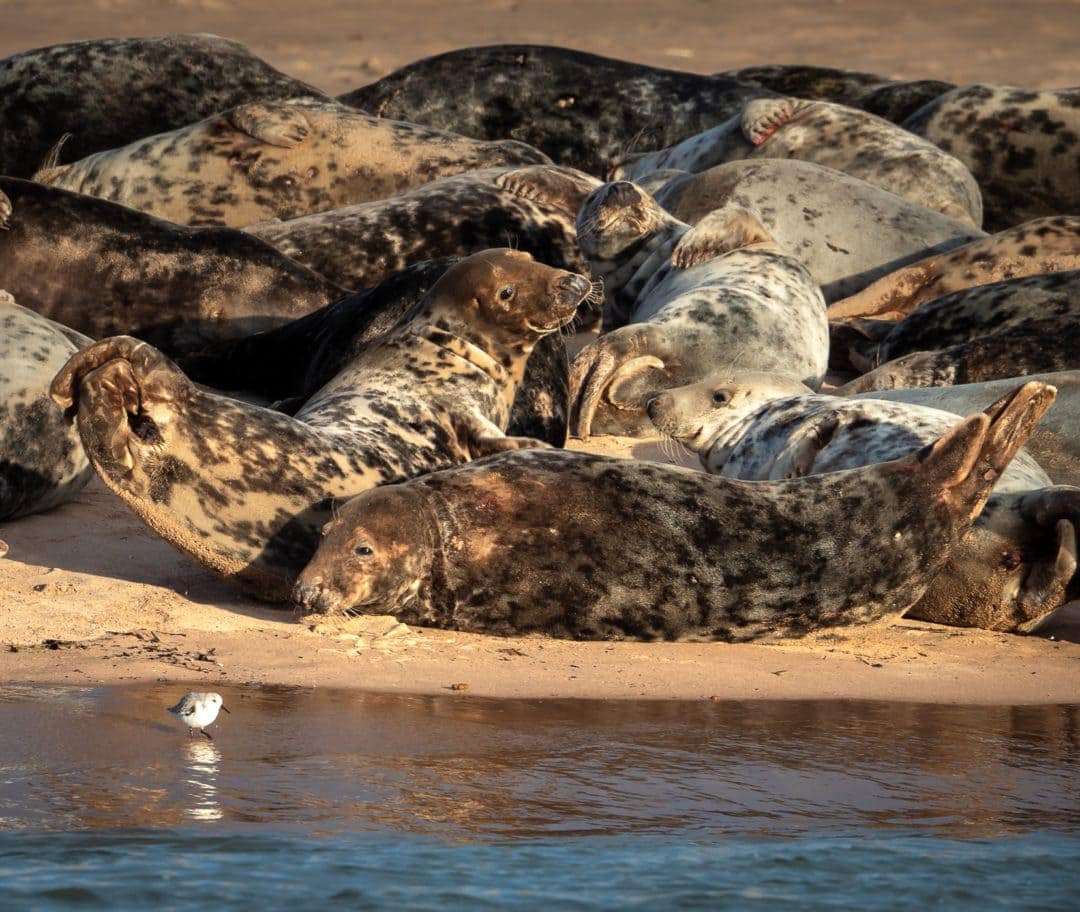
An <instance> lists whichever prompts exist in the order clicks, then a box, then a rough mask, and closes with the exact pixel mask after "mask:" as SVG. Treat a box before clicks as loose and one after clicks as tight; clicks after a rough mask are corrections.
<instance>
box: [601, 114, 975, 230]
mask: <svg viewBox="0 0 1080 912" xmlns="http://www.w3.org/2000/svg"><path fill="white" fill-rule="evenodd" d="M759 158H781V159H793V160H795V161H807V162H812V163H814V164H817V165H823V166H824V167H826V168H833V169H835V170H837V171H843V172H844V173H845V174H850V175H851V176H852V177H857V178H859V180H864V181H866V182H867V183H868V184H873V185H874V186H875V187H881V188H882V189H884V190H888V191H889V192H890V193H895V194H896V195H897V196H900V197H903V198H904V199H906V200H910V201H911V202H913V203H917V204H918V205H920V206H925V207H926V208H927V209H933V210H934V211H936V212H941V213H944V214H945V215H948V216H950V217H951V218H955V219H958V220H959V221H962V222H967V223H968V224H970V225H972V226H974V227H975V228H978V227H979V226H980V225H981V224H982V198H981V197H980V195H979V185H978V184H976V183H975V178H974V177H972V176H971V172H970V171H968V169H967V168H966V167H965V166H964V165H963V163H962V162H960V161H959V160H958V159H956V158H953V157H952V156H951V155H949V154H947V153H945V152H943V151H942V150H941V149H939V148H938V147H937V146H935V145H934V144H933V143H931V142H929V141H927V140H925V139H922V138H920V137H918V136H915V135H914V134H912V133H909V132H908V131H907V130H904V129H902V128H901V127H898V126H896V124H893V123H890V122H889V121H887V120H885V119H884V118H881V117H875V116H874V115H873V114H867V113H866V112H865V111H860V110H858V109H857V108H851V107H847V106H845V105H838V104H831V103H829V102H824V101H807V100H804V99H800V98H792V97H785V98H756V99H754V100H753V101H749V102H747V103H746V106H745V107H744V108H743V110H742V112H741V113H739V114H737V115H736V116H734V117H732V118H730V119H729V120H727V121H725V122H724V123H722V124H720V125H719V126H717V127H713V128H712V129H711V130H706V131H705V132H704V133H698V134H697V135H696V136H691V137H690V138H689V139H684V140H683V141H682V142H681V143H679V144H678V145H675V146H671V147H669V148H667V149H661V150H660V151H658V152H649V153H646V154H644V155H632V156H629V157H628V159H627V160H626V161H625V162H623V163H620V164H619V165H618V166H617V167H616V168H615V169H614V171H613V172H612V177H613V179H621V180H637V179H638V178H640V177H644V176H645V175H646V174H649V173H651V172H652V171H656V170H658V169H662V168H673V169H677V170H681V171H688V172H690V173H693V174H696V173H698V172H701V171H705V170H707V169H708V168H712V167H714V166H715V165H720V164H724V163H725V162H731V161H739V160H745V159H759Z"/></svg>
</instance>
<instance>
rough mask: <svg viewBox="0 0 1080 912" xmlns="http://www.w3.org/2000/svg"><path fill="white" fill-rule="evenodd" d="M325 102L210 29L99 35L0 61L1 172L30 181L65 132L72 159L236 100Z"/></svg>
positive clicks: (170, 127)
mask: <svg viewBox="0 0 1080 912" xmlns="http://www.w3.org/2000/svg"><path fill="white" fill-rule="evenodd" d="M304 96H307V97H313V98H322V99H324V100H325V99H326V96H325V95H323V93H322V92H320V91H319V90H318V89H316V88H313V87H312V86H309V85H307V83H304V82H301V81H300V80H299V79H293V78H292V77H291V76H286V75H285V74H284V73H281V72H279V71H278V70H275V69H274V68H273V67H272V66H270V65H269V64H268V63H266V62H265V61H262V60H260V59H259V58H258V57H256V56H255V55H254V54H252V53H251V52H250V51H249V50H248V49H247V48H245V47H244V46H243V45H242V44H239V43H237V42H235V41H229V40H228V39H225V38H218V37H217V36H216V35H165V36H163V37H159V38H106V39H99V40H95V41H76V42H73V43H71V44H54V45H52V46H50V47H43V48H37V49H36V50H32V51H25V52H23V53H21V54H15V55H14V56H12V57H7V58H5V59H4V60H0V174H7V175H10V176H12V177H30V175H32V174H33V173H34V172H35V171H37V170H38V168H39V167H40V166H41V163H42V162H43V161H44V160H45V157H46V156H47V154H48V153H49V150H50V149H51V148H52V147H53V145H54V144H55V143H56V142H57V141H58V140H59V139H60V138H61V137H62V136H64V134H71V139H70V140H69V141H68V144H67V146H66V151H67V154H68V155H69V156H71V157H72V158H75V159H79V158H83V157H85V156H87V155H91V154H92V153H94V152H101V151H102V150H104V149H115V148H116V147H117V146H123V145H126V144H127V143H129V142H132V141H134V140H136V139H140V138H141V137H143V136H150V135H151V134H153V133H162V132H164V131H166V130H175V129H176V128H177V127H183V126H186V125H187V124H190V123H192V122H194V121H196V120H200V119H201V118H203V117H209V116H210V115H211V114H216V113H217V112H218V111H224V110H225V109H226V108H231V107H233V106H234V105H239V104H244V103H248V102H255V101H278V100H282V99H286V98H300V97H304Z"/></svg>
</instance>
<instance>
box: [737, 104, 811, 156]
mask: <svg viewBox="0 0 1080 912" xmlns="http://www.w3.org/2000/svg"><path fill="white" fill-rule="evenodd" d="M811 103H812V102H809V101H806V100H805V99H802V98H755V99H754V100H753V101H749V102H747V103H746V107H745V108H743V114H742V122H741V126H742V131H743V136H745V137H746V138H747V139H748V140H749V141H750V142H752V143H753V144H754V145H755V146H760V145H762V144H763V143H764V142H765V141H766V140H768V139H769V137H770V136H772V135H773V133H775V132H776V131H777V130H779V129H780V128H781V127H783V126H785V125H786V124H789V123H791V121H793V120H794V119H795V118H796V117H798V116H799V115H800V114H802V113H803V112H804V111H805V110H806V109H807V107H809V105H810V104H811Z"/></svg>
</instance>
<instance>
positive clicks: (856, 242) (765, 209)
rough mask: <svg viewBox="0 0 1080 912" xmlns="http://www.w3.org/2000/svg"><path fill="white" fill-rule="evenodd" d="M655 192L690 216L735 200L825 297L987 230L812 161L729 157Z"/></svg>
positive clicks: (680, 215) (846, 293)
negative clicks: (732, 159)
mask: <svg viewBox="0 0 1080 912" xmlns="http://www.w3.org/2000/svg"><path fill="white" fill-rule="evenodd" d="M653 195H654V196H655V198H656V201H657V202H658V203H659V204H660V205H661V206H663V207H664V208H665V209H667V210H668V212H670V213H671V214H672V215H674V216H675V217H676V218H677V219H679V220H681V221H684V222H688V223H689V224H694V223H695V222H697V221H698V220H700V219H702V218H704V217H705V216H706V215H707V214H708V213H710V212H712V211H713V210H714V209H719V208H720V207H721V206H723V205H725V204H727V203H735V204H737V205H740V206H743V207H745V208H748V209H751V210H752V211H753V212H754V213H756V215H757V216H758V218H759V219H760V220H761V224H762V225H764V226H765V228H766V230H768V232H769V234H771V235H772V236H773V237H774V238H775V239H776V242H777V244H778V245H779V246H780V249H781V250H783V251H784V252H785V253H787V254H788V255H789V256H793V257H795V258H796V259H798V260H799V261H800V262H802V263H803V265H804V266H806V268H807V269H809V270H810V273H811V275H813V276H814V279H815V280H816V281H817V283H818V284H819V285H821V290H822V292H823V293H824V294H825V300H826V301H835V300H838V299H840V298H845V297H848V296H849V295H852V294H854V293H855V292H856V291H859V290H860V289H862V288H865V287H866V286H867V285H869V284H870V283H871V282H872V281H874V280H875V279H877V278H880V277H881V276H883V275H886V274H888V273H890V272H893V271H895V270H896V269H898V268H899V267H901V266H904V265H906V264H907V263H910V262H912V261H914V260H919V259H923V258H924V257H927V256H930V255H931V254H934V253H940V252H942V251H945V250H950V249H952V248H953V247H958V246H960V245H961V244H966V243H967V242H968V241H972V240H975V239H976V238H981V237H985V234H984V233H983V232H982V231H980V230H978V229H977V228H975V227H973V226H972V225H971V224H969V223H967V222H961V221H959V220H957V219H953V218H949V217H948V216H947V215H942V214H941V213H940V212H934V211H932V210H930V209H927V208H925V207H923V206H920V205H918V204H916V203H912V202H909V201H908V200H905V199H901V198H900V197H898V196H896V195H895V194H893V193H889V192H888V191H887V190H882V189H881V188H880V187H875V186H873V185H872V184H868V183H867V182H866V181H862V180H859V179H858V178H855V177H852V176H851V175H849V174H844V173H842V172H840V171H836V170H834V169H832V168H826V167H823V166H821V165H815V164H813V163H811V162H802V161H785V160H782V159H771V158H765V159H755V160H753V161H737V162H728V163H727V164H723V165H717V166H716V167H714V168H709V169H708V170H707V171H702V172H701V173H700V174H685V175H682V176H680V177H675V178H673V179H672V180H670V181H668V182H666V183H665V184H664V185H663V186H662V187H661V188H660V189H658V190H656V191H655V192H654V193H653Z"/></svg>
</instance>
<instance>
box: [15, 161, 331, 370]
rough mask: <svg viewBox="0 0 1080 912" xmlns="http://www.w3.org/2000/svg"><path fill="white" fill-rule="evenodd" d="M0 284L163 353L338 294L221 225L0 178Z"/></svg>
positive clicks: (32, 303) (82, 323) (59, 313)
mask: <svg viewBox="0 0 1080 912" xmlns="http://www.w3.org/2000/svg"><path fill="white" fill-rule="evenodd" d="M5 199H6V200H7V201H8V205H9V206H10V210H11V214H10V216H9V217H8V218H7V220H6V222H7V226H8V230H6V231H0V285H3V286H5V287H6V288H7V289H8V291H10V292H11V293H12V294H13V295H14V296H15V299H16V300H17V301H19V302H20V303H21V304H22V305H23V306H24V307H28V308H30V309H31V310H34V311H36V312H37V313H40V314H42V315H43V316H46V317H49V318H50V319H53V320H56V321H57V322H59V323H62V324H63V325H65V326H70V327H72V328H74V329H76V330H78V331H79V332H83V333H86V334H87V335H89V336H94V337H99V338H100V337H103V336H108V335H114V334H116V333H134V334H137V335H138V336H139V337H140V338H142V339H144V340H146V341H148V342H151V343H153V344H154V345H157V346H159V347H161V348H163V349H165V350H167V351H168V352H170V353H173V354H176V353H180V352H185V351H193V350H197V349H199V348H200V347H202V346H203V345H205V344H206V343H208V342H213V341H216V340H219V339H223V338H239V337H242V336H246V335H249V334H250V333H253V332H256V331H258V330H260V329H266V328H268V327H271V326H277V325H280V324H282V323H285V322H287V321H288V320H291V319H294V318H296V317H298V316H300V315H302V314H305V313H308V312H310V311H312V310H316V309H318V308H320V307H324V306H325V305H327V304H329V303H331V302H332V301H335V300H337V299H338V298H340V297H342V296H344V295H345V293H346V292H345V289H343V288H339V287H338V286H336V285H334V284H333V283H331V282H328V281H327V280H326V279H324V278H322V277H321V276H318V275H316V274H315V273H314V272H312V271H311V270H309V269H306V268H305V267H303V266H301V265H300V264H299V263H295V262H293V261H292V260H290V259H288V258H287V257H286V256H284V255H283V254H281V253H280V252H278V251H277V250H276V249H275V248H274V247H272V246H270V245H269V244H267V243H265V242H264V241H260V240H259V239H258V238H254V237H251V236H250V235H247V234H245V233H243V232H241V231H236V230H235V229H229V228H183V227H180V226H178V225H173V224H172V223H170V222H165V221H162V220H160V219H156V218H153V217H152V216H149V215H145V214H143V213H141V212H135V211H134V210H132V209H128V208H127V207H126V206H119V205H117V204H116V203H110V202H108V201H106V200H99V199H94V198H93V197H89V196H83V195H82V194H79V193H71V192H70V191H67V190H59V189H57V188H55V187H43V186H41V185H40V184H35V183H32V182H31V181H24V180H17V179H15V178H6V177H0V208H6V207H4V206H3V200H5Z"/></svg>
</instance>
